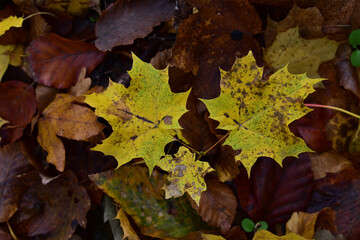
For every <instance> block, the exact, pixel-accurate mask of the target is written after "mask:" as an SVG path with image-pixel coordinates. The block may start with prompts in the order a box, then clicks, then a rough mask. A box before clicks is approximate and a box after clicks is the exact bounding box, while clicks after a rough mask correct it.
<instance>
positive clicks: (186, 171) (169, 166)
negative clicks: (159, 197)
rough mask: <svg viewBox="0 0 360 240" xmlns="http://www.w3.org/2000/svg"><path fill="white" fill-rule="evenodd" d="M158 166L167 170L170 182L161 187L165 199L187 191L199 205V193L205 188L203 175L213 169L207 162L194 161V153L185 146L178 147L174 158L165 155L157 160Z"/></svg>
mask: <svg viewBox="0 0 360 240" xmlns="http://www.w3.org/2000/svg"><path fill="white" fill-rule="evenodd" d="M158 166H159V167H160V168H162V169H163V170H165V171H167V172H169V176H168V180H169V182H170V184H169V185H166V186H164V187H163V189H164V190H165V198H166V199H168V198H171V197H179V196H181V195H183V194H184V193H185V192H187V193H188V194H189V196H190V197H191V198H192V199H193V200H194V201H195V202H196V204H197V205H198V206H199V202H200V198H201V194H202V193H203V191H205V190H206V184H205V180H204V177H205V175H206V174H207V173H209V172H211V171H214V169H212V168H211V167H210V165H209V163H207V162H202V161H196V156H195V154H193V153H191V152H190V151H189V150H188V149H187V148H185V147H180V149H179V151H178V152H177V153H176V154H175V158H173V157H172V156H169V155H166V156H165V158H163V159H161V160H160V161H159V163H158Z"/></svg>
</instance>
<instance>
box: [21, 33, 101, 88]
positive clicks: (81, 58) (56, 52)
mask: <svg viewBox="0 0 360 240" xmlns="http://www.w3.org/2000/svg"><path fill="white" fill-rule="evenodd" d="M26 51H27V52H28V54H29V57H28V58H29V66H30V69H31V71H32V73H33V77H34V80H35V81H36V82H38V83H41V84H44V85H46V86H50V87H55V88H58V89H63V88H69V87H71V86H72V85H74V84H76V82H77V80H78V77H79V74H80V71H81V68H82V67H86V72H87V73H88V74H89V73H91V71H92V70H93V69H94V68H95V67H96V65H97V64H99V63H100V62H101V61H102V60H103V58H104V57H105V54H104V53H102V52H100V51H99V50H97V48H96V47H95V46H93V45H91V44H89V43H86V42H83V41H78V40H69V39H66V38H63V37H60V36H58V35H56V34H53V33H52V34H49V35H47V36H45V37H40V38H37V39H35V40H34V41H32V42H31V43H30V45H29V46H28V47H27V49H26Z"/></svg>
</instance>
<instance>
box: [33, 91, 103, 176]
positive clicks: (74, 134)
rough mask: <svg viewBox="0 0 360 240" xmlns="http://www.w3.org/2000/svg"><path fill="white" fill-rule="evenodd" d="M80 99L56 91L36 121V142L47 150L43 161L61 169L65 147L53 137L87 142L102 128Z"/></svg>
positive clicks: (62, 168) (63, 165)
mask: <svg viewBox="0 0 360 240" xmlns="http://www.w3.org/2000/svg"><path fill="white" fill-rule="evenodd" d="M83 98H84V97H74V96H71V95H67V94H58V95H57V96H56V98H55V99H54V101H53V102H52V103H51V104H50V105H49V106H47V107H46V108H45V110H44V111H43V115H42V117H41V118H40V119H39V120H38V128H39V132H38V137H37V139H38V142H39V144H40V145H41V147H42V148H43V149H44V150H45V151H47V152H48V155H47V161H48V162H49V163H52V164H54V165H55V166H56V168H57V169H58V170H59V171H61V172H62V171H64V168H65V149H64V145H63V143H62V142H61V140H60V139H59V138H58V137H57V136H61V137H65V138H68V139H74V140H80V141H87V140H88V139H89V138H90V137H92V136H95V135H97V134H99V133H100V132H101V131H102V130H103V128H104V126H103V125H102V124H100V123H99V122H98V121H97V117H96V115H95V114H94V112H93V111H91V110H90V109H89V108H87V107H84V106H82V105H80V104H79V103H81V102H82V99H83ZM76 102H77V103H78V104H76Z"/></svg>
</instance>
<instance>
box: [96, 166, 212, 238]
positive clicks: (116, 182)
mask: <svg viewBox="0 0 360 240" xmlns="http://www.w3.org/2000/svg"><path fill="white" fill-rule="evenodd" d="M166 178H167V174H162V173H159V172H158V171H157V170H154V171H153V172H152V176H151V177H150V178H149V174H148V169H147V168H145V167H141V166H139V165H138V166H122V167H120V168H118V169H117V170H115V172H114V171H108V172H102V173H98V174H93V175H90V179H91V180H92V181H93V182H95V183H96V184H97V185H98V186H99V187H100V188H101V189H102V190H104V191H105V192H106V194H108V195H109V196H110V197H112V198H113V199H114V200H115V201H116V202H117V203H119V204H120V205H121V207H122V209H124V211H125V212H126V213H127V214H128V215H130V216H131V218H132V219H133V220H134V222H135V223H136V225H137V226H138V227H139V228H140V230H141V232H142V233H143V234H145V235H149V236H152V237H157V238H160V239H167V238H170V239H173V238H175V239H176V238H181V237H185V236H187V235H188V234H189V233H190V232H193V231H197V230H200V229H204V227H205V225H204V223H203V222H202V221H201V219H200V217H199V216H198V215H197V214H196V212H195V210H194V209H193V208H192V207H191V204H190V203H189V201H188V200H187V198H186V197H185V196H182V197H178V198H170V199H167V200H166V199H165V198H164V191H163V190H162V189H161V186H163V185H164V184H165V183H166V181H167V180H166ZM205 228H206V227H205Z"/></svg>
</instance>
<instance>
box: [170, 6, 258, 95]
mask: <svg viewBox="0 0 360 240" xmlns="http://www.w3.org/2000/svg"><path fill="white" fill-rule="evenodd" d="M187 2H188V3H189V4H190V5H192V6H194V7H196V9H197V12H196V13H194V14H192V15H191V16H190V17H188V18H187V19H186V20H185V21H183V22H182V23H181V24H180V26H179V28H178V32H177V36H176V42H175V44H174V47H173V54H172V57H171V59H170V63H171V64H173V65H174V66H176V67H178V68H181V69H182V70H184V71H185V72H192V73H193V74H194V75H197V78H196V79H195V82H193V83H192V85H193V89H194V94H195V96H196V97H201V98H207V99H208V98H214V97H217V96H218V95H219V93H220V86H219V77H220V74H219V67H221V68H222V69H228V68H230V67H231V65H232V64H233V63H234V60H235V56H240V55H241V56H244V55H246V54H247V53H248V51H249V50H252V51H253V52H254V54H255V55H258V53H259V52H260V46H259V44H258V42H257V41H256V40H255V39H254V38H253V37H252V34H256V33H258V32H259V31H261V25H262V23H261V20H260V18H259V16H258V14H257V12H256V10H255V8H254V7H253V6H252V5H251V4H250V3H249V1H248V0H229V1H222V0H210V1H208V0H200V1H195V0H191V1H187ZM209 6H211V7H209ZM233 32H234V33H235V35H236V33H238V34H239V35H240V37H239V38H236V37H234V38H235V39H234V38H232V34H233V35H234V33H233ZM242 33H243V34H242Z"/></svg>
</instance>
